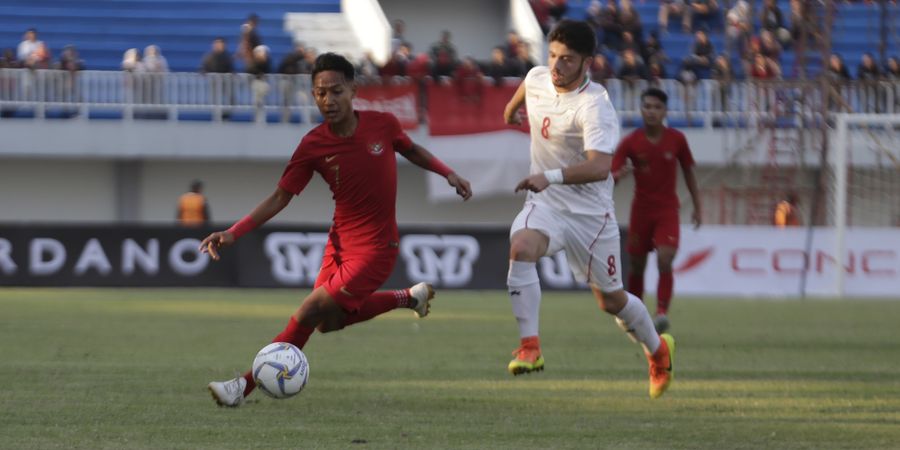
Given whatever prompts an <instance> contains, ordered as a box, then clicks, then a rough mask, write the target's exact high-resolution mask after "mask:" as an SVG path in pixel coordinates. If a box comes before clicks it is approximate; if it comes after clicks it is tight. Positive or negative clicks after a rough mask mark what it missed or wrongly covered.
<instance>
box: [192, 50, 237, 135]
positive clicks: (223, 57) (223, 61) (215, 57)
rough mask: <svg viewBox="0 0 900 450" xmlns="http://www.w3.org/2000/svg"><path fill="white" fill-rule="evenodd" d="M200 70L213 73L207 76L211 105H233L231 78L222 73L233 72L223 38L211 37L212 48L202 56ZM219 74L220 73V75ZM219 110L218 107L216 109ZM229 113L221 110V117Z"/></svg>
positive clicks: (232, 65)
mask: <svg viewBox="0 0 900 450" xmlns="http://www.w3.org/2000/svg"><path fill="white" fill-rule="evenodd" d="M200 72H201V73H204V74H214V75H212V76H210V77H208V78H209V103H210V104H212V105H228V106H230V105H233V104H234V89H233V87H232V83H231V81H232V80H231V78H232V77H227V76H226V75H224V74H231V73H234V60H233V59H232V58H231V55H230V54H229V53H228V48H226V46H225V39H224V38H221V37H217V38H215V39H213V42H212V50H210V52H209V53H207V54H206V55H205V56H204V57H203V62H202V63H201V65H200ZM220 74H221V75H220ZM216 111H217V112H218V111H219V110H218V109H217V110H216ZM230 115H231V112H230V111H228V110H225V111H222V117H224V118H227V117H228V116H230Z"/></svg>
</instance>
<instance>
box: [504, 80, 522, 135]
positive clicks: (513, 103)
mask: <svg viewBox="0 0 900 450" xmlns="http://www.w3.org/2000/svg"><path fill="white" fill-rule="evenodd" d="M524 104H525V81H524V80H523V81H522V82H521V83H519V88H518V89H516V93H515V94H513V96H512V98H511V99H510V100H509V103H507V104H506V108H504V109H503V121H504V122H506V123H507V125H519V124H521V123H522V118H521V117H520V116H519V108H521V107H522V105H524Z"/></svg>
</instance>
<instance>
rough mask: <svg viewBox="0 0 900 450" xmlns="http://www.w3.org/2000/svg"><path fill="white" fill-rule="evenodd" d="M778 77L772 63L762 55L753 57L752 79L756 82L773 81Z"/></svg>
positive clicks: (758, 54)
mask: <svg viewBox="0 0 900 450" xmlns="http://www.w3.org/2000/svg"><path fill="white" fill-rule="evenodd" d="M777 76H778V72H777V70H776V68H775V67H774V66H773V65H772V61H771V60H770V59H768V58H766V57H765V56H764V55H763V54H762V53H757V54H755V55H753V63H752V64H751V66H750V77H751V78H753V79H754V80H773V79H775V78H776V77H777Z"/></svg>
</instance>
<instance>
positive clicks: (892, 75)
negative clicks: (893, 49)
mask: <svg viewBox="0 0 900 450" xmlns="http://www.w3.org/2000/svg"><path fill="white" fill-rule="evenodd" d="M884 78H885V79H886V80H888V81H900V60H898V59H897V57H896V56H892V57H890V58H888V60H887V64H885V67H884Z"/></svg>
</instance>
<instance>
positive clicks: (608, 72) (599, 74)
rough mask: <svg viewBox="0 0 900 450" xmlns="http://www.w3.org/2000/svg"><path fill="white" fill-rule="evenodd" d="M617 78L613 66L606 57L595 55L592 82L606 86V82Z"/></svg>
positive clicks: (601, 54) (592, 65)
mask: <svg viewBox="0 0 900 450" xmlns="http://www.w3.org/2000/svg"><path fill="white" fill-rule="evenodd" d="M615 77H616V72H615V71H614V70H613V68H612V65H610V64H609V59H608V58H607V57H606V55H604V54H603V53H597V54H596V55H594V61H593V63H592V64H591V80H592V81H595V82H597V83H600V84H602V85H606V80H609V79H610V78H615Z"/></svg>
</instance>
